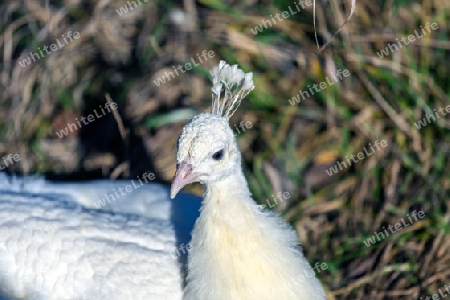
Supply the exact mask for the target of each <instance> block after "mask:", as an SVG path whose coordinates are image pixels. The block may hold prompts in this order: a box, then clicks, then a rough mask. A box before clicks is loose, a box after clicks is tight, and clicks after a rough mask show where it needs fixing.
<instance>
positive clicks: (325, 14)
mask: <svg viewBox="0 0 450 300" xmlns="http://www.w3.org/2000/svg"><path fill="white" fill-rule="evenodd" d="M135 2H138V0H136V1H135ZM140 3H141V5H139V4H138V7H135V8H134V9H133V10H130V11H129V12H128V13H126V14H123V15H122V16H120V15H119V14H118V13H117V11H116V10H119V9H120V7H123V6H127V5H128V4H127V1H125V0H123V1H122V0H100V1H98V0H65V1H62V0H52V1H50V0H46V1H42V0H4V1H1V3H0V155H1V156H4V155H7V154H16V153H18V154H20V156H21V160H20V162H19V163H16V164H14V165H12V166H10V167H8V168H7V171H8V172H9V173H14V174H45V175H46V177H47V178H49V179H55V180H87V179H96V178H111V179H112V180H114V179H117V178H135V177H136V176H138V175H141V174H143V173H144V172H154V173H155V174H156V177H157V181H160V182H165V183H168V182H169V181H170V179H171V177H172V176H173V174H174V170H175V150H176V139H177V137H178V135H179V133H180V130H181V128H182V127H183V125H184V124H185V123H186V121H187V120H188V119H189V118H190V117H192V116H193V115H195V114H196V113H198V112H201V111H205V110H208V109H209V106H210V99H211V98H210V97H211V92H210V88H211V84H210V82H209V78H208V73H207V70H209V69H210V68H211V67H213V66H214V65H216V64H217V63H218V61H219V60H220V59H225V60H227V61H228V62H229V63H230V64H235V63H237V64H239V66H240V67H241V68H243V69H244V70H245V71H247V72H249V71H252V72H253V73H254V80H255V85H256V89H255V90H254V91H253V92H252V93H251V94H250V95H249V97H248V99H247V100H246V101H244V102H243V104H242V106H241V108H240V109H239V110H238V111H237V113H236V114H235V116H233V118H232V119H231V125H232V127H233V128H234V124H237V125H238V124H239V122H241V121H245V122H251V123H252V127H251V128H248V129H246V130H245V131H243V132H240V133H239V134H238V135H237V138H238V142H239V144H240V147H241V150H242V152H243V155H244V161H245V166H244V167H245V171H246V175H247V178H248V179H249V184H250V187H251V190H252V192H253V193H254V197H255V199H257V201H259V202H261V203H263V202H265V201H266V199H272V195H276V194H277V193H278V192H280V191H281V192H289V193H290V195H291V196H292V197H290V199H288V200H287V201H284V202H282V203H280V205H278V206H277V208H276V209H278V210H279V211H281V212H282V213H283V215H284V217H285V219H286V220H288V221H289V222H291V224H292V225H293V226H294V227H295V228H296V229H297V230H298V234H299V238H300V240H301V242H302V244H303V248H304V252H305V253H306V255H307V257H308V260H309V261H310V262H311V263H312V264H314V263H315V262H320V263H322V262H325V263H326V264H327V265H328V269H327V270H324V271H322V272H321V273H320V274H317V276H318V277H319V278H320V280H321V281H322V282H323V284H324V286H325V287H326V289H327V292H328V295H329V299H420V297H423V298H425V296H426V295H430V294H433V293H437V292H438V290H439V289H440V288H441V289H443V287H444V284H450V268H449V266H450V239H449V235H448V233H449V230H450V226H449V218H450V211H449V206H448V204H449V202H448V200H449V187H450V176H449V169H450V159H449V153H450V134H449V129H450V116H447V117H442V118H440V119H439V120H437V121H436V122H431V123H430V124H429V125H427V126H425V127H423V128H422V129H420V130H418V129H417V128H416V127H415V126H414V123H415V122H417V121H418V120H420V119H422V118H423V117H425V114H431V113H433V109H438V108H440V107H445V106H446V105H449V104H450V101H449V99H450V40H449V38H450V2H449V1H448V0H427V1H419V0H417V1H413V0H397V1H393V0H378V1H372V0H358V1H357V2H356V11H355V14H354V16H353V17H352V19H351V21H350V22H349V23H348V24H347V25H346V26H345V27H344V28H343V30H342V31H341V32H340V33H339V35H337V37H336V38H335V39H334V40H333V42H332V43H331V44H330V45H329V46H328V47H327V48H326V49H325V50H324V51H323V52H322V53H320V54H319V53H318V51H317V46H316V44H315V38H314V29H313V7H312V6H308V7H306V8H305V9H302V10H301V11H300V12H298V13H296V14H294V15H291V16H290V17H289V18H288V19H286V20H284V21H277V22H276V24H274V26H272V27H270V28H268V29H265V30H264V31H263V32H261V33H259V34H257V35H254V34H253V33H252V31H251V29H253V28H254V27H255V26H257V25H259V24H261V22H262V20H269V19H270V15H274V14H276V13H277V12H279V13H281V12H282V11H285V10H289V6H291V8H292V9H293V10H294V9H295V6H294V5H295V3H294V1H290V0H289V1H288V0H276V1H265V0H262V1H257V0H244V1H233V0H225V1H220V0H198V1H193V0H185V1H171V0H165V1H160V0H157V1H154V0H150V1H147V2H145V1H144V0H141V1H140ZM132 7H134V6H132ZM350 8H351V1H350V0H349V1H343V0H330V1H320V0H318V1H317V2H316V24H317V26H318V38H319V42H320V44H323V43H324V42H325V41H326V40H328V39H329V38H330V37H331V35H332V34H333V33H334V32H335V31H336V30H337V28H338V27H339V25H340V24H342V23H343V22H344V20H345V19H346V18H347V16H348V15H349V13H350ZM427 22H436V23H437V24H438V26H439V28H438V29H437V30H435V31H432V32H431V33H429V34H427V35H426V36H423V37H422V38H421V39H419V40H417V41H415V42H413V43H410V44H409V45H408V46H404V47H402V48H401V49H399V50H398V51H395V52H393V53H391V54H390V55H389V56H387V57H384V58H380V57H379V56H378V55H377V54H376V53H377V52H378V51H380V50H381V49H383V48H385V47H387V46H388V43H394V42H395V41H396V38H399V39H400V38H401V37H404V36H408V35H409V34H414V30H416V29H420V26H421V25H425V24H426V23H427ZM68 31H72V32H74V31H78V32H79V33H80V38H79V39H77V40H74V41H73V42H70V43H69V44H67V45H66V46H65V47H63V48H61V49H59V50H57V51H55V52H52V53H51V54H49V55H46V56H45V57H44V58H42V59H39V60H38V61H37V62H35V63H32V64H30V65H29V66H26V67H21V66H20V65H19V63H18V62H19V61H21V60H22V59H23V58H25V57H26V56H27V55H29V53H30V52H37V50H38V49H39V47H40V48H41V49H42V47H43V46H45V45H47V46H49V45H51V44H52V43H55V41H56V39H58V38H59V39H61V36H62V35H63V34H66V33H67V32H68ZM203 50H207V51H209V50H213V51H214V53H215V57H214V58H213V59H209V60H208V61H206V62H204V63H203V64H201V65H199V66H196V67H195V68H193V69H192V70H190V71H187V72H186V73H183V74H180V75H179V76H177V77H176V78H174V79H172V80H170V81H168V82H167V83H165V84H163V85H160V86H159V87H158V86H156V84H154V82H153V81H154V80H156V79H157V78H159V77H160V76H162V75H164V72H165V71H173V69H172V66H178V64H182V65H183V64H185V63H187V62H190V61H191V58H193V59H197V53H199V54H200V53H201V52H202V51H203ZM196 61H197V62H198V60H196ZM338 69H341V70H345V69H348V70H349V72H350V76H349V77H347V78H345V79H344V80H341V81H339V82H338V83H337V84H334V85H332V86H330V87H328V88H326V89H324V90H322V91H320V92H316V93H314V95H312V96H311V97H309V98H307V99H305V100H302V101H301V102H300V103H298V104H297V105H294V106H292V105H290V104H289V102H288V99H291V98H292V97H294V96H296V95H297V94H298V93H299V91H301V90H307V86H308V85H311V84H314V83H316V84H318V83H320V82H322V81H326V77H327V76H330V74H332V73H335V72H336V71H337V70H338ZM107 94H109V95H110V96H111V98H112V99H113V101H115V102H117V103H118V106H119V109H118V111H119V113H120V118H114V116H113V115H112V114H107V115H106V116H104V117H102V118H100V119H98V120H96V121H95V122H92V123H90V124H89V125H86V126H83V127H82V128H81V129H80V130H77V131H74V132H73V133H71V134H69V135H68V136H67V137H64V138H61V139H60V138H58V136H57V135H56V132H59V131H60V130H61V129H64V127H65V126H67V123H73V122H74V121H75V120H76V118H78V119H79V118H80V117H81V116H85V117H86V116H87V115H89V114H91V113H92V112H93V110H94V109H97V110H98V108H99V106H104V104H105V102H106V97H107V96H106V95H107ZM119 120H121V121H119ZM120 122H123V129H125V133H124V132H122V134H121V132H120V130H119V125H118V124H119V123H120ZM237 125H236V126H237ZM383 139H384V140H386V141H387V142H388V147H386V148H384V149H382V150H380V151H376V153H374V155H371V156H369V157H367V158H365V159H363V160H361V161H359V162H357V163H354V164H352V166H351V167H349V168H347V169H344V170H342V171H340V172H339V173H338V174H335V175H333V176H329V175H328V174H327V173H326V172H325V170H327V169H328V168H330V167H331V166H333V165H334V164H335V163H336V161H337V160H339V161H342V160H344V158H345V156H348V155H351V154H355V155H356V154H357V153H358V152H360V151H362V149H363V148H364V147H367V145H368V144H369V143H372V144H373V142H374V141H375V140H383ZM193 192H196V193H201V189H200V188H199V187H198V186H197V187H195V188H194V190H193ZM414 210H417V211H419V210H423V211H424V212H425V218H423V219H421V220H420V221H418V222H415V223H414V224H413V225H411V226H409V227H406V228H404V229H402V230H401V231H399V232H397V233H395V234H392V235H390V236H389V237H387V238H386V239H384V240H382V241H380V242H378V243H376V244H375V245H372V246H370V247H366V245H365V244H364V241H365V240H366V239H367V238H369V237H371V236H372V235H373V234H374V232H379V231H382V228H383V226H388V225H392V226H393V225H395V223H398V222H400V220H401V218H405V220H406V215H407V213H409V212H412V211H414Z"/></svg>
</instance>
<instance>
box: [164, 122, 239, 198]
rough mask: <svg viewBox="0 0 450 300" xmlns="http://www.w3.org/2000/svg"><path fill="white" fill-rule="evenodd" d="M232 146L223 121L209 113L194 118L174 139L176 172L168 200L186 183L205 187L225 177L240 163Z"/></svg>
mask: <svg viewBox="0 0 450 300" xmlns="http://www.w3.org/2000/svg"><path fill="white" fill-rule="evenodd" d="M236 145H237V144H236V140H235V137H234V134H233V131H232V130H231V128H230V126H229V125H228V119H227V118H224V117H221V116H219V115H216V114H211V113H203V114H199V115H197V116H195V117H194V118H193V119H192V120H191V121H190V122H189V123H188V124H187V125H186V126H185V127H184V128H183V131H182V132H181V135H180V138H179V140H178V152H177V173H176V174H175V177H174V180H173V183H172V189H171V197H172V198H173V197H175V195H176V194H177V193H178V191H179V190H180V189H181V188H183V186H185V185H186V184H189V183H192V182H201V183H202V184H207V183H210V182H214V181H217V180H221V179H223V178H226V177H227V176H229V175H230V174H231V172H232V170H233V169H234V168H235V167H236V166H239V167H240V163H241V158H240V152H239V150H238V149H237V146H236Z"/></svg>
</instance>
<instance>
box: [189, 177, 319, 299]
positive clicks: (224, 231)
mask: <svg viewBox="0 0 450 300" xmlns="http://www.w3.org/2000/svg"><path fill="white" fill-rule="evenodd" d="M261 210H262V207H261V206H258V205H257V204H255V202H254V201H253V200H252V199H251V197H250V194H249V191H248V188H247V184H246V181H245V178H244V176H243V174H242V171H241V170H240V169H238V170H236V174H235V175H233V176H230V177H228V178H227V179H226V180H222V181H220V182H215V183H213V184H211V185H208V186H207V187H206V190H205V197H204V201H203V206H202V209H201V214H200V217H199V218H198V220H197V222H196V224H195V227H194V230H193V233H192V246H193V250H194V251H192V252H191V253H190V256H189V261H188V286H187V288H186V289H185V295H184V299H186V300H194V299H214V300H229V299H239V300H254V299H258V300H264V299H277V300H288V299H292V300H293V299H297V300H298V299H305V300H306V299H326V296H325V294H324V291H323V288H322V286H321V284H320V282H319V281H318V280H317V278H316V277H315V274H314V271H313V269H312V268H311V267H310V265H309V263H308V262H307V261H306V259H305V258H304V256H303V255H302V253H301V249H300V247H299V244H298V238H297V235H296V233H295V231H294V230H293V229H292V228H291V227H290V226H289V225H287V224H286V223H285V222H284V221H282V220H281V218H280V217H279V216H278V215H276V214H274V213H273V212H270V211H261Z"/></svg>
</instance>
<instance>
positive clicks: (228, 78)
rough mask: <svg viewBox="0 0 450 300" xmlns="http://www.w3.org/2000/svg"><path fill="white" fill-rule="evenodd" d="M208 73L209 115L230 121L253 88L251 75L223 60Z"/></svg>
mask: <svg viewBox="0 0 450 300" xmlns="http://www.w3.org/2000/svg"><path fill="white" fill-rule="evenodd" d="M209 73H210V74H211V79H212V83H213V87H212V88H211V91H212V103H211V113H213V114H217V115H219V116H222V117H225V118H227V119H230V118H231V116H232V115H233V114H234V112H235V111H236V110H237V108H238V107H239V105H240V104H241V101H242V99H244V98H245V96H247V95H248V93H250V92H251V91H252V90H253V89H254V88H255V86H254V85H253V73H252V72H250V73H244V71H242V70H241V69H239V68H238V66H237V65H233V66H230V65H229V64H227V63H226V62H225V61H223V60H221V61H220V63H219V65H218V66H215V67H214V68H212V69H211V70H210V71H209ZM222 92H223V93H224V95H223V97H221V95H222Z"/></svg>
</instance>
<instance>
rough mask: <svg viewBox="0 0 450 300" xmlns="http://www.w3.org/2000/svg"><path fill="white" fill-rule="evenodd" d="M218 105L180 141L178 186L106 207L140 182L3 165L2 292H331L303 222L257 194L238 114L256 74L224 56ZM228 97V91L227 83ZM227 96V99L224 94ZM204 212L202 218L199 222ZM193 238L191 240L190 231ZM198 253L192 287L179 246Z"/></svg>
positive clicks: (127, 295)
mask: <svg viewBox="0 0 450 300" xmlns="http://www.w3.org/2000/svg"><path fill="white" fill-rule="evenodd" d="M211 75H212V79H213V89H212V91H213V109H212V113H204V114H200V115H197V116H196V117H194V118H193V119H192V120H191V121H190V122H189V123H188V124H187V125H186V126H185V127H184V129H183V131H182V133H181V135H180V138H179V141H178V153H177V172H176V174H175V177H174V180H173V182H172V187H171V190H170V195H171V197H172V198H173V197H175V196H176V195H177V194H178V192H179V191H180V189H181V188H183V186H185V185H186V184H188V183H191V182H195V181H199V182H201V183H202V184H204V185H205V194H204V199H203V203H202V207H201V213H200V216H199V217H198V210H199V207H200V202H199V199H197V198H195V197H192V196H189V195H187V194H183V195H182V196H181V197H177V199H175V200H173V202H172V203H170V202H169V200H168V197H167V196H168V189H167V188H165V187H163V186H160V185H156V184H148V185H143V186H140V187H139V188H137V189H135V190H133V191H132V192H129V193H127V194H126V195H124V196H122V197H120V199H117V200H115V201H114V202H111V203H108V204H107V205H106V206H104V207H100V208H98V207H97V205H96V203H98V201H99V200H100V199H102V198H103V197H104V194H105V193H112V191H113V190H116V189H117V190H118V189H119V188H120V187H122V188H123V187H125V186H126V185H128V184H130V182H129V181H118V182H114V183H112V182H107V181H97V182H90V183H80V184H54V183H50V182H46V181H44V180H41V179H35V178H23V179H14V178H12V179H11V178H8V177H7V176H5V175H3V174H0V237H1V239H0V295H1V296H4V297H7V299H34V300H38V299H39V300H41V299H42V300H43V299H58V300H62V299H83V300H88V299H89V300H90V299H96V300H97V299H108V300H115V299H117V300H121V299H124V300H125V299H126V300H129V299H131V300H133V299H136V300H139V299H145V300H153V299H155V300H160V299H168V300H178V299H181V298H182V297H183V294H184V299H185V300H234V299H236V300H253V299H258V300H264V299H278V300H284V299H286V300H287V299H326V296H325V293H324V291H323V288H322V286H321V284H320V282H319V281H318V280H317V279H316V277H315V276H314V271H313V270H312V269H311V267H310V265H309V263H308V262H307V261H306V260H305V258H304V257H303V255H302V253H301V249H300V247H299V244H298V239H297V235H296V233H295V231H294V230H293V229H292V228H291V227H290V226H289V225H287V224H286V223H284V222H283V221H282V220H281V218H280V217H279V216H278V215H276V214H274V213H272V212H270V211H264V210H263V209H262V207H260V206H258V205H257V204H256V203H255V202H254V201H253V199H252V198H251V196H250V192H249V189H248V187H247V183H246V180H245V177H244V175H243V173H242V169H241V155H240V152H239V149H238V146H237V143H236V140H235V137H234V134H233V132H232V130H231V128H230V127H229V125H228V119H229V118H230V117H231V115H232V114H233V113H234V111H235V110H236V109H237V107H238V106H239V103H240V101H241V100H242V98H243V97H245V96H246V95H247V94H248V93H249V92H250V91H251V90H252V89H253V87H254V86H253V81H252V74H251V73H248V74H245V73H244V72H242V71H241V70H240V69H238V68H237V66H232V67H231V66H229V65H227V64H226V63H225V62H223V61H222V62H220V64H219V66H217V67H216V68H214V69H213V70H212V71H211ZM223 88H225V94H224V97H223V99H222V97H221V95H222V89H223ZM221 101H222V102H221ZM197 217H198V219H197ZM195 219H197V221H196V223H195V228H194V230H193V231H192V241H191V243H190V244H189V245H188V241H189V231H190V230H191V229H192V227H193V223H194V221H195ZM181 252H183V253H187V252H189V259H188V275H187V286H186V287H185V288H184V292H183V272H182V271H181V269H182V268H180V263H179V261H180V257H179V255H178V254H179V253H181Z"/></svg>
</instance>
